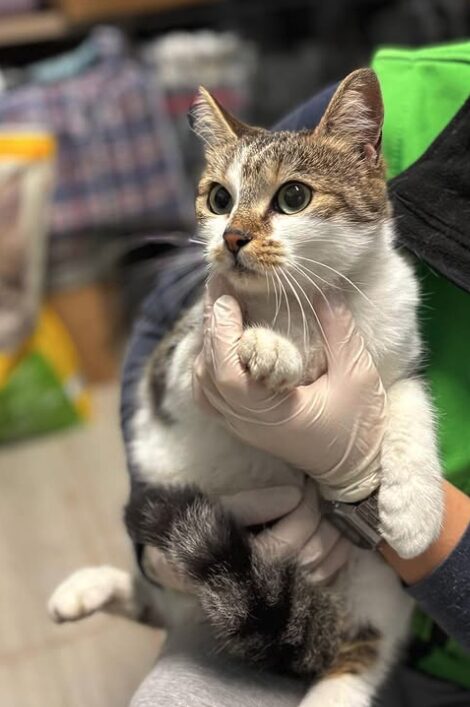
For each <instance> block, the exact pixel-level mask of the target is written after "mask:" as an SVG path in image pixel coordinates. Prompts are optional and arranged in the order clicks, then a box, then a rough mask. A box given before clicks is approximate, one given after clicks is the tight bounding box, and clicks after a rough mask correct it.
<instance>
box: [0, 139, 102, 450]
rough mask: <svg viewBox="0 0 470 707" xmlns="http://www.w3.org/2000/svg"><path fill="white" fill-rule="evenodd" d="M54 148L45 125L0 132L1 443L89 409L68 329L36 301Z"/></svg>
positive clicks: (76, 417) (39, 290) (61, 424)
mask: <svg viewBox="0 0 470 707" xmlns="http://www.w3.org/2000/svg"><path fill="white" fill-rule="evenodd" d="M55 151H56V148H55V141H54V139H53V137H52V136H51V135H50V134H48V133H47V132H46V131H44V130H41V129H37V130H35V129H32V128H31V127H29V128H27V129H24V130H21V129H18V128H16V127H15V128H11V129H9V128H3V129H2V130H1V131H0V443H2V442H9V441H12V440H17V439H21V438H24V437H27V436H30V435H34V434H39V433H43V432H48V431H50V430H56V429H58V428H62V427H66V426H68V425H70V424H73V423H75V422H77V421H79V420H82V419H85V418H87V417H88V414H89V408H90V404H89V397H88V394H87V392H86V390H85V388H84V386H83V384H82V382H81V378H80V375H79V362H78V360H77V356H76V353H75V350H74V347H73V344H72V342H71V340H70V337H69V335H68V332H67V331H66V330H65V328H64V326H63V325H62V323H61V322H60V321H59V319H58V318H57V316H56V315H55V314H54V313H53V312H52V311H49V310H48V309H47V308H45V307H44V306H43V305H42V303H41V302H42V300H41V297H42V287H43V279H44V255H45V248H46V235H47V232H48V217H49V213H50V204H51V197H52V187H53V183H54V158H55Z"/></svg>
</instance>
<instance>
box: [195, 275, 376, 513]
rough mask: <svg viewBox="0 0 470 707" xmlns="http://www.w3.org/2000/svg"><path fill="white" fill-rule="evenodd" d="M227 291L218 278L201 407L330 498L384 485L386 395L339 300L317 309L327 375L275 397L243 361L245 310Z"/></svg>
mask: <svg viewBox="0 0 470 707" xmlns="http://www.w3.org/2000/svg"><path fill="white" fill-rule="evenodd" d="M223 286H224V285H223V281H221V279H217V280H216V281H215V283H214V282H212V283H210V284H209V285H208V287H207V294H206V307H205V331H204V349H203V352H202V353H201V354H200V356H199V358H198V359H197V361H196V363H195V367H194V378H193V391H194V396H195V398H196V400H197V402H198V403H199V404H200V405H201V406H202V407H203V408H204V409H205V410H206V412H211V413H213V414H218V415H221V416H222V418H223V419H224V421H225V423H226V425H227V426H228V427H229V429H230V430H231V431H232V432H233V433H234V434H236V435H237V436H238V437H240V438H241V439H242V440H243V441H244V442H247V443H248V444H251V445H252V446H254V447H258V448H260V449H263V450H264V451H267V452H270V453H271V454H273V455H274V456H276V457H280V458H282V459H284V460H285V461H287V462H288V463H289V464H292V465H293V466H296V467H298V468H300V469H303V470H304V471H305V472H306V473H307V474H308V475H309V476H311V478H312V479H314V480H315V481H316V482H317V483H318V484H319V486H320V489H321V492H322V495H323V496H324V497H326V498H332V499H335V500H341V501H350V502H353V501H358V500H361V499H362V498H365V497H367V496H369V495H370V494H371V493H372V492H373V491H374V490H375V489H376V488H377V486H378V485H379V483H380V449H381V444H382V439H383V433H384V422H385V408H386V394H385V390H384V387H383V385H382V381H381V379H380V376H379V373H378V371H377V369H376V367H375V365H374V363H373V361H372V358H371V356H370V354H369V352H368V350H367V348H366V347H365V344H364V339H363V338H362V336H361V334H360V333H359V331H358V330H357V328H356V327H355V325H354V322H353V319H352V316H351V313H350V312H349V311H348V309H347V308H346V307H345V305H344V303H343V302H342V301H341V300H336V301H335V302H332V301H330V302H327V301H326V300H322V299H319V300H318V301H317V302H316V303H315V311H316V313H317V316H318V318H319V325H320V326H321V328H322V330H323V332H324V338H325V340H326V341H328V343H329V346H328V347H327V348H326V356H327V370H326V372H325V373H324V374H323V375H321V376H320V377H319V378H318V379H317V380H315V381H313V383H311V384H310V385H305V386H299V387H297V388H295V389H294V390H292V391H290V392H288V393H285V394H282V393H279V394H275V395H273V394H272V393H271V392H270V391H269V389H268V388H266V387H265V386H264V385H263V384H262V383H259V382H257V381H254V380H253V378H252V376H250V374H249V373H248V371H247V370H246V368H244V366H243V365H242V363H241V362H240V358H239V355H238V348H239V341H240V339H241V337H242V334H243V322H242V312H241V310H240V307H239V306H238V304H237V301H236V300H235V299H234V298H233V297H229V296H227V295H222V296H220V297H218V295H219V294H220V293H221V292H223ZM258 351H259V346H258Z"/></svg>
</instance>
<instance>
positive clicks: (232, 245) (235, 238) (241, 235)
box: [224, 228, 253, 255]
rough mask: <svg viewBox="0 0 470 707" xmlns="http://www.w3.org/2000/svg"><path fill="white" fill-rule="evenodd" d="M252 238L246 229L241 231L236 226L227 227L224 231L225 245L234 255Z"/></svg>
mask: <svg viewBox="0 0 470 707" xmlns="http://www.w3.org/2000/svg"><path fill="white" fill-rule="evenodd" d="M251 240H253V239H252V236H250V235H249V234H248V233H246V231H241V230H240V229H238V228H227V229H226V230H225V231H224V241H225V247H226V248H227V249H228V250H229V251H230V252H231V253H233V254H234V255H236V254H237V253H238V252H239V251H240V250H241V249H242V248H243V246H245V245H247V243H249V242H250V241H251Z"/></svg>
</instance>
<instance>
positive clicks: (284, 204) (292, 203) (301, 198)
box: [273, 182, 312, 215]
mask: <svg viewBox="0 0 470 707" xmlns="http://www.w3.org/2000/svg"><path fill="white" fill-rule="evenodd" d="M311 199H312V190H311V189H310V187H307V186H306V185H305V184H302V182H287V184H284V185H283V186H282V187H281V188H280V189H279V191H278V192H277V194H276V196H275V197H274V201H273V206H274V208H275V209H276V211H280V212H281V214H288V215H290V214H297V213H298V212H299V211H302V210H303V209H305V207H306V206H308V205H309V204H310V201H311Z"/></svg>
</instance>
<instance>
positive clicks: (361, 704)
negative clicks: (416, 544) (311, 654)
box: [299, 674, 376, 707]
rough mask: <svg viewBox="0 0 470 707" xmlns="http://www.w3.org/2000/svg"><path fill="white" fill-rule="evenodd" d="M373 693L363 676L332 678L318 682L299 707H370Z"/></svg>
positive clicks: (372, 688)
mask: <svg viewBox="0 0 470 707" xmlns="http://www.w3.org/2000/svg"><path fill="white" fill-rule="evenodd" d="M375 691H376V690H375V689H374V687H373V686H372V685H371V684H370V683H369V681H368V680H367V678H366V677H365V676H364V677H361V676H360V675H348V674H344V675H341V676H339V677H334V676H333V677H329V678H325V679H323V680H320V681H319V682H318V683H317V684H316V685H315V686H314V687H313V688H312V690H311V691H310V692H308V693H307V695H306V696H305V697H304V698H303V700H302V701H301V703H300V705H299V707H371V705H372V704H373V703H374V699H373V698H374V693H375Z"/></svg>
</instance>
